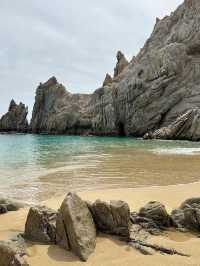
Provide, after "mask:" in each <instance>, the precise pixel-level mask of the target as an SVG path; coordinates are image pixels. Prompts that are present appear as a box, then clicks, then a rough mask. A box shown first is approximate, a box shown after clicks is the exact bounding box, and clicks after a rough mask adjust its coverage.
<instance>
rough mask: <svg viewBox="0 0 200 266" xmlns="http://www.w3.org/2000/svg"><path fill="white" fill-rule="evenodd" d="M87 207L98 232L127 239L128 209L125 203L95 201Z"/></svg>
mask: <svg viewBox="0 0 200 266" xmlns="http://www.w3.org/2000/svg"><path fill="white" fill-rule="evenodd" d="M88 206H89V209H90V211H91V213H92V216H93V218H94V221H95V224H96V226H97V229H98V230H99V231H101V232H104V233H108V234H113V235H119V236H124V237H127V238H128V237H129V226H130V208H129V206H128V204H127V203H126V202H124V201H110V203H107V202H104V201H101V200H96V201H95V202H94V203H93V204H89V203H88Z"/></svg>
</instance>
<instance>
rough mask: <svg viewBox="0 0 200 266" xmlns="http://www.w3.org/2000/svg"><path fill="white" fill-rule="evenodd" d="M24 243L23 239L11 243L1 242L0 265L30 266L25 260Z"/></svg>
mask: <svg viewBox="0 0 200 266" xmlns="http://www.w3.org/2000/svg"><path fill="white" fill-rule="evenodd" d="M25 253H26V252H25V247H24V241H23V239H22V238H19V239H16V240H13V241H11V240H9V241H0V265H1V266H29V264H28V263H27V262H26V260H25V259H24V257H23V256H24V255H25Z"/></svg>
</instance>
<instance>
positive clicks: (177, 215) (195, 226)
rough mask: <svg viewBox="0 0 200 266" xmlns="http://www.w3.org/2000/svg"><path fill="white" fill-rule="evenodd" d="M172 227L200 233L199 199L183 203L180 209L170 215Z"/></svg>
mask: <svg viewBox="0 0 200 266" xmlns="http://www.w3.org/2000/svg"><path fill="white" fill-rule="evenodd" d="M171 219H172V221H173V224H174V226H176V227H177V228H179V229H184V228H186V229H189V230H193V231H198V232H200V198H191V199H188V200H186V201H185V202H183V203H182V204H181V206H180V208H178V209H175V210H173V211H172V213H171Z"/></svg>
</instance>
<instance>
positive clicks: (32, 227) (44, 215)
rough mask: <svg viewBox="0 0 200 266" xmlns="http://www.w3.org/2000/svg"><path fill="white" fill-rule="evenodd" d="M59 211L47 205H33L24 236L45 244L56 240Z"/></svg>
mask: <svg viewBox="0 0 200 266" xmlns="http://www.w3.org/2000/svg"><path fill="white" fill-rule="evenodd" d="M56 216H57V213H56V212H55V211H54V210H52V209H49V208H47V207H45V206H36V207H32V208H30V210H29V213H28V216H27V220H26V224H25V233H24V236H25V238H26V239H28V240H31V241H36V242H41V243H44V244H51V243H55V242H56V229H55V223H56Z"/></svg>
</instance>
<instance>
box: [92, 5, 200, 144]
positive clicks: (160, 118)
mask: <svg viewBox="0 0 200 266" xmlns="http://www.w3.org/2000/svg"><path fill="white" fill-rule="evenodd" d="M199 28H200V1H199V0H185V1H184V3H183V4H182V5H181V6H180V7H179V8H178V9H177V10H176V11H175V12H174V13H172V14H171V15H170V16H167V17H165V18H163V19H162V20H159V19H157V22H156V25H155V27H154V30H153V33H152V35H151V36H150V38H149V39H148V40H147V42H146V43H145V45H144V47H143V48H142V49H141V51H140V53H139V54H138V55H137V56H136V57H135V58H133V60H132V61H131V62H130V64H129V65H128V66H126V68H125V69H124V70H123V73H122V74H121V75H120V79H116V77H115V79H114V80H113V82H112V84H111V85H110V86H104V87H103V88H100V89H99V90H97V91H96V92H95V93H94V95H93V96H92V106H93V128H94V132H97V133H98V134H107V133H110V134H120V135H124V134H125V135H133V136H143V135H144V134H145V133H147V132H154V131H155V130H157V129H159V128H163V127H167V126H170V125H171V124H173V123H175V122H176V120H177V119H178V118H179V116H180V117H181V116H182V115H184V114H187V112H189V111H192V114H193V115H187V119H186V121H185V123H183V124H182V125H181V126H180V128H179V130H178V132H176V134H175V135H172V136H171V138H179V139H184V138H186V139H191V140H198V139H200V116H199V113H200V111H199V108H200V31H199ZM115 73H116V71H115ZM189 113H190V112H189ZM175 124H176V123H175Z"/></svg>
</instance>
